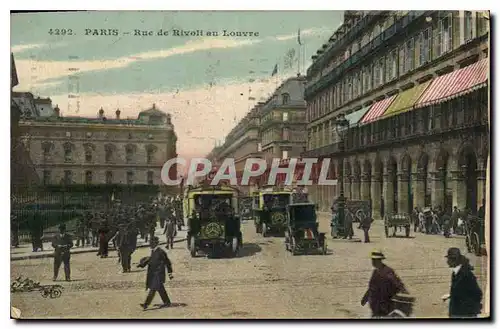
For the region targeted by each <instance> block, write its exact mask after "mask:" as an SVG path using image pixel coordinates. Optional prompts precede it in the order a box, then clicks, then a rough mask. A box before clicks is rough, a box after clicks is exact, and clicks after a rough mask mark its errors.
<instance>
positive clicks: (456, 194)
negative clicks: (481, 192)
mask: <svg viewBox="0 0 500 329" xmlns="http://www.w3.org/2000/svg"><path fill="white" fill-rule="evenodd" d="M451 180H452V187H453V207H458V209H459V210H464V209H465V207H466V205H467V184H466V182H465V172H464V170H455V171H452V172H451Z"/></svg>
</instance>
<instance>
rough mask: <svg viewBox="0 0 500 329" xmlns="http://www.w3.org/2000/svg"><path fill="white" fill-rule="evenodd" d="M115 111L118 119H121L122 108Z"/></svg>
mask: <svg viewBox="0 0 500 329" xmlns="http://www.w3.org/2000/svg"><path fill="white" fill-rule="evenodd" d="M115 113H116V120H120V113H121V111H120V109H116V112H115Z"/></svg>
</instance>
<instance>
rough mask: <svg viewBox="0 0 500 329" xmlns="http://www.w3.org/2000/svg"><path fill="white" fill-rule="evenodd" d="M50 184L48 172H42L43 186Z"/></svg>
mask: <svg viewBox="0 0 500 329" xmlns="http://www.w3.org/2000/svg"><path fill="white" fill-rule="evenodd" d="M49 184H50V170H44V171H43V185H49Z"/></svg>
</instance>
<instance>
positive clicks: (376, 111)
mask: <svg viewBox="0 0 500 329" xmlns="http://www.w3.org/2000/svg"><path fill="white" fill-rule="evenodd" d="M396 96H397V95H393V96H391V97H389V98H386V99H383V100H381V101H378V102H376V103H375V104H373V105H372V106H371V107H370V110H369V111H368V113H367V114H366V115H365V116H364V118H363V120H361V123H369V122H372V121H375V120H377V119H378V118H380V117H381V116H382V115H383V114H384V112H385V111H386V110H387V108H388V107H389V106H390V105H391V104H392V102H393V101H394V99H396Z"/></svg>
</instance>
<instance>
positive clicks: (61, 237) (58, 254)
mask: <svg viewBox="0 0 500 329" xmlns="http://www.w3.org/2000/svg"><path fill="white" fill-rule="evenodd" d="M72 247H73V238H72V237H71V235H69V234H67V233H66V225H65V224H61V225H59V234H57V235H56V236H55V237H54V240H53V241H52V248H54V250H55V251H54V278H53V280H54V281H56V280H57V275H58V274H59V268H60V267H61V263H64V275H65V276H66V281H70V280H71V270H70V264H69V260H70V255H71V254H70V249H71V248H72Z"/></svg>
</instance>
